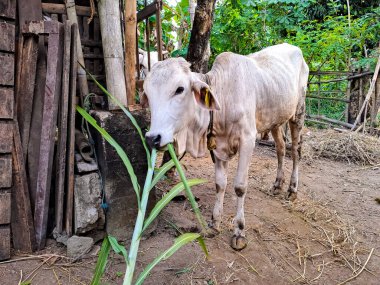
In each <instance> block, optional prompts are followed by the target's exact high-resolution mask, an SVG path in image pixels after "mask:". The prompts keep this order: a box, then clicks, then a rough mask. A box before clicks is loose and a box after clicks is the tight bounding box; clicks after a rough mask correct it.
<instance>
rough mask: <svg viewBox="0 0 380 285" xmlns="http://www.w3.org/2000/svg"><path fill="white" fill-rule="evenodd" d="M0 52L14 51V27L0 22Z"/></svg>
mask: <svg viewBox="0 0 380 285" xmlns="http://www.w3.org/2000/svg"><path fill="white" fill-rule="evenodd" d="M0 50H3V51H10V52H14V51H15V26H14V25H13V24H10V23H7V22H0Z"/></svg>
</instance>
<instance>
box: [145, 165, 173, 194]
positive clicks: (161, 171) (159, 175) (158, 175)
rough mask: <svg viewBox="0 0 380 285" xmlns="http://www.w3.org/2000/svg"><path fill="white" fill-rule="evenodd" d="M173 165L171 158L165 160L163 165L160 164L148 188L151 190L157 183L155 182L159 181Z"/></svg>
mask: <svg viewBox="0 0 380 285" xmlns="http://www.w3.org/2000/svg"><path fill="white" fill-rule="evenodd" d="M173 166H174V161H173V160H172V159H171V160H169V161H168V162H166V163H165V164H164V165H163V166H161V167H160V168H159V169H158V171H157V172H156V174H155V175H154V178H153V180H152V184H151V185H150V189H149V190H151V189H152V188H153V187H154V186H155V185H156V184H157V182H158V181H160V179H161V178H162V177H163V176H164V175H165V173H166V172H168V170H169V169H171V168H172V167H173Z"/></svg>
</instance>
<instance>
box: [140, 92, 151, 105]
mask: <svg viewBox="0 0 380 285" xmlns="http://www.w3.org/2000/svg"><path fill="white" fill-rule="evenodd" d="M139 96H140V105H141V107H143V108H148V107H149V101H148V96H146V94H145V92H141V93H139Z"/></svg>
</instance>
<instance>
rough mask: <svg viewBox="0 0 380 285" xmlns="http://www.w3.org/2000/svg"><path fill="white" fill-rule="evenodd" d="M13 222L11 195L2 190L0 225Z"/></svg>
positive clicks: (0, 193)
mask: <svg viewBox="0 0 380 285" xmlns="http://www.w3.org/2000/svg"><path fill="white" fill-rule="evenodd" d="M10 222H11V193H10V192H7V191H4V190H0V225H2V224H10Z"/></svg>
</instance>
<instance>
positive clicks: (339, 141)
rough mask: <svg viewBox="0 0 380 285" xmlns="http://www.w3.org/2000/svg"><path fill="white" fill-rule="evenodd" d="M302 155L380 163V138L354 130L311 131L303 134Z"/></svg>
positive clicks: (362, 163) (357, 162)
mask: <svg viewBox="0 0 380 285" xmlns="http://www.w3.org/2000/svg"><path fill="white" fill-rule="evenodd" d="M304 140H305V142H304V144H303V147H302V156H303V158H305V160H306V161H312V160H313V159H317V158H320V157H324V158H328V159H332V160H336V161H344V162H348V163H354V164H358V165H378V164H380V139H379V138H376V137H373V136H369V135H365V134H360V133H356V132H343V133H340V132H337V131H334V130H327V131H313V132H308V133H307V134H306V135H304Z"/></svg>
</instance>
